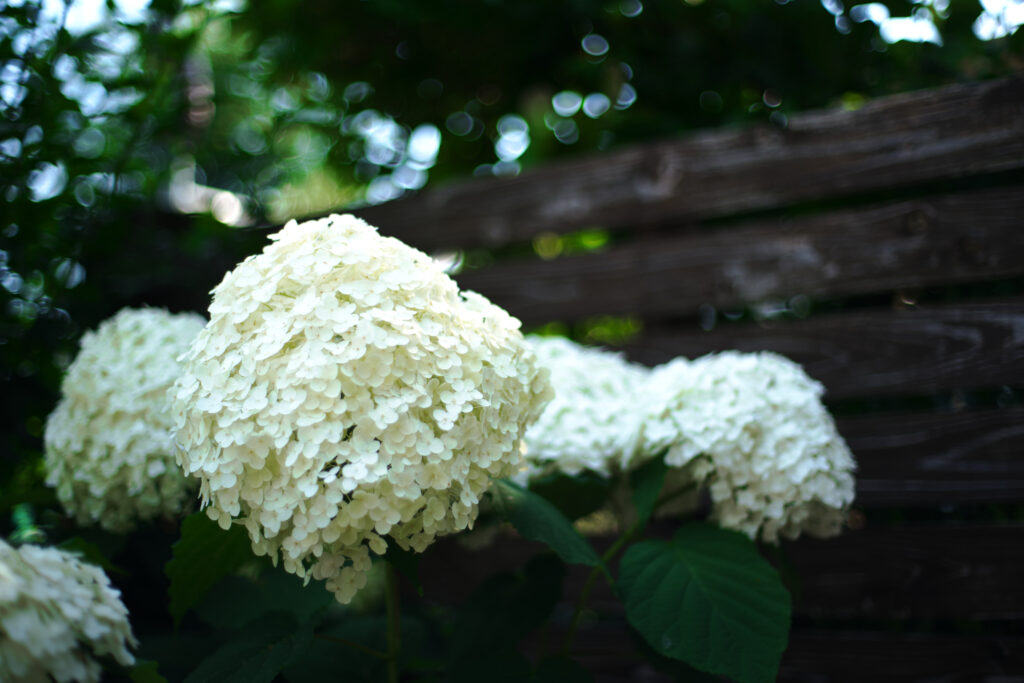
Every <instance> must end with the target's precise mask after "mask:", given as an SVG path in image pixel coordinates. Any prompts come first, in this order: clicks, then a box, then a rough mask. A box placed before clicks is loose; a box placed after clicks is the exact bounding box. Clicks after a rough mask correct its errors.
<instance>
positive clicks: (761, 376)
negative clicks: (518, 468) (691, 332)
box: [521, 338, 855, 543]
mask: <svg viewBox="0 0 1024 683" xmlns="http://www.w3.org/2000/svg"><path fill="white" fill-rule="evenodd" d="M530 343H531V345H532V346H533V347H534V349H535V351H536V352H537V357H538V359H539V361H540V362H541V364H542V365H544V366H545V367H547V368H548V369H549V370H550V371H551V376H552V383H553V385H554V386H555V398H554V400H552V402H551V403H550V404H549V405H548V407H547V408H546V409H545V411H544V412H543V413H542V414H541V416H540V418H539V419H538V420H537V422H535V423H534V424H533V425H532V426H531V427H530V429H529V430H527V434H526V443H527V449H528V450H527V453H528V461H529V463H530V465H529V468H528V469H527V470H526V471H525V472H524V474H523V475H522V476H521V479H522V480H524V481H528V480H529V479H530V478H533V477H537V476H539V475H542V474H543V473H545V472H550V471H553V470H555V471H560V472H563V473H565V474H568V475H576V474H578V473H579V472H581V471H583V470H587V471H590V472H593V473H596V474H599V475H601V476H602V477H605V478H607V479H613V478H615V477H616V476H618V475H619V474H621V473H625V472H629V471H630V470H632V469H635V468H636V467H638V466H640V465H642V464H643V463H645V462H647V461H649V460H651V459H652V458H655V457H664V462H665V465H666V466H668V468H669V471H668V472H667V474H666V478H667V483H666V485H665V489H666V491H665V496H666V497H671V498H672V501H671V503H670V504H666V505H663V506H662V507H661V508H660V512H661V514H663V515H666V514H667V515H675V516H679V515H682V514H687V513H691V512H693V511H694V510H695V509H696V508H697V506H698V503H699V501H700V493H701V491H702V490H705V489H706V490H708V491H709V492H710V496H711V501H712V508H711V521H713V522H715V523H717V524H719V525H720V526H722V527H724V528H727V529H735V530H737V531H741V532H743V533H744V534H746V535H748V536H750V537H751V538H759V539H760V540H763V541H767V542H772V543H775V542H778V540H779V536H780V535H781V536H784V537H786V538H796V537H798V536H799V535H800V534H801V532H806V533H808V534H810V535H813V536H818V537H827V536H834V535H836V534H838V533H839V531H840V530H841V528H842V524H843V522H844V520H845V518H846V514H847V512H848V510H849V506H850V504H851V503H852V502H853V493H854V491H853V472H854V469H855V463H854V461H853V457H852V455H851V454H850V451H849V449H848V448H847V446H846V443H845V442H844V441H843V439H842V437H841V436H840V435H839V433H838V432H837V431H836V427H835V423H834V422H833V420H832V417H831V416H830V415H829V413H828V411H827V410H826V409H825V407H824V405H823V404H822V402H821V397H822V394H823V392H824V388H823V387H822V386H821V384H819V383H818V382H815V381H814V380H812V379H811V378H810V377H808V376H807V374H806V373H804V371H803V370H802V369H801V368H800V366H799V365H797V364H795V363H793V362H792V361H789V360H788V359H786V358H783V357H782V356H779V355H777V354H773V353H767V352H763V353H739V352H725V353H719V354H712V355H709V356H704V357H702V358H699V359H697V360H695V361H690V360H688V359H685V358H677V359H675V360H673V361H671V362H669V363H666V364H664V365H661V366H658V367H656V368H653V369H651V370H648V369H647V368H644V367H641V366H637V365H635V364H632V363H629V362H627V361H625V360H623V359H622V358H621V356H619V355H618V354H614V353H611V352H608V351H604V350H601V349H591V348H587V347H583V346H580V345H578V344H576V343H574V342H571V341H569V340H567V339H561V338H531V339H530Z"/></svg>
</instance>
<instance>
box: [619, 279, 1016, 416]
mask: <svg viewBox="0 0 1024 683" xmlns="http://www.w3.org/2000/svg"><path fill="white" fill-rule="evenodd" d="M726 349H737V350H740V351H775V352H777V353H781V354H783V355H785V356H786V357H788V358H791V359H792V360H794V361H796V362H798V363H800V364H801V365H803V366H804V369H805V370H806V371H807V373H808V374H809V375H811V376H812V377H814V378H815V379H817V380H818V381H820V382H821V383H822V384H824V385H825V388H826V394H825V398H826V400H830V401H832V400H840V399H848V398H862V397H881V396H908V395H926V394H930V393H938V392H948V391H950V390H953V389H976V388H985V387H997V386H1001V385H1013V384H1017V385H1019V384H1024V298H1014V299H1005V300H999V301H985V300H975V301H962V302H960V303H956V304H941V305H927V306H921V307H919V308H910V309H902V310H889V309H887V310H874V309H867V310H856V311H849V312H842V313H834V314H829V315H823V316H820V317H816V318H809V319H806V320H785V321H783V320H777V321H765V322H762V323H751V324H724V325H719V326H718V327H716V328H715V329H713V330H710V331H708V332H704V331H700V330H693V329H690V330H678V329H673V328H667V327H662V328H652V329H647V330H645V331H644V332H643V333H642V335H641V336H640V337H638V338H637V339H635V340H633V341H631V342H630V343H629V344H628V345H627V346H625V347H624V350H625V351H626V354H627V356H629V357H630V358H631V359H633V360H636V361H639V362H642V363H646V364H648V365H654V364H657V363H663V362H665V361H667V360H670V359H672V358H675V357H676V356H686V357H688V358H696V357H697V356H701V355H704V354H706V353H711V352H714V351H722V350H726Z"/></svg>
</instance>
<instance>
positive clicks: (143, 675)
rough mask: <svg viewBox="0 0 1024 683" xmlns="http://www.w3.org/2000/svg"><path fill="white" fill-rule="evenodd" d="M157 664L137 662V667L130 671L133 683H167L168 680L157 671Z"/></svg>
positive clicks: (138, 660) (129, 676)
mask: <svg viewBox="0 0 1024 683" xmlns="http://www.w3.org/2000/svg"><path fill="white" fill-rule="evenodd" d="M157 667H158V665H157V663H156V662H153V661H143V660H141V659H137V660H135V666H133V667H132V668H131V670H129V671H128V678H130V679H131V681H132V683H167V679H166V678H164V677H163V676H161V675H160V672H159V671H157Z"/></svg>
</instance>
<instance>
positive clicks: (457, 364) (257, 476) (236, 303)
mask: <svg viewBox="0 0 1024 683" xmlns="http://www.w3.org/2000/svg"><path fill="white" fill-rule="evenodd" d="M271 239H272V240H273V242H272V244H270V245H269V246H267V247H266V248H265V249H264V250H263V252H262V253H261V254H258V255H256V256H252V257H250V258H248V259H246V260H245V261H243V262H242V263H241V264H239V265H238V266H237V267H236V268H235V269H234V270H233V271H232V272H230V273H228V274H227V276H225V278H224V280H223V281H222V282H221V283H220V284H219V285H218V286H217V288H216V289H215V290H214V292H213V301H212V303H211V305H210V322H209V323H208V325H207V326H206V328H205V329H204V330H203V332H202V333H200V335H199V336H198V337H197V339H196V341H195V343H194V344H193V345H192V348H191V349H190V351H189V353H188V356H187V359H186V371H185V373H184V374H183V375H182V377H181V379H180V381H179V384H178V387H177V392H176V401H177V410H178V412H179V422H178V426H179V431H178V439H179V445H180V447H181V451H180V462H181V464H182V466H183V467H184V469H185V470H186V471H187V472H188V473H189V474H193V475H195V476H198V477H199V478H200V479H201V488H200V492H201V496H202V499H203V501H204V504H205V505H206V512H207V514H208V515H209V516H210V517H211V518H212V519H214V520H216V521H217V522H218V523H219V524H220V525H221V526H222V527H224V528H227V527H228V526H229V525H230V524H231V523H232V520H238V521H239V522H240V523H244V525H245V527H246V529H247V530H248V531H249V535H250V538H251V540H252V544H253V549H254V551H255V552H256V553H258V554H268V555H270V556H272V557H273V558H274V559H275V560H276V559H277V558H278V557H280V558H281V560H282V562H283V564H284V567H285V569H286V570H288V571H290V572H292V573H295V574H298V575H300V576H305V577H312V578H316V579H324V580H326V585H327V588H328V589H329V590H331V591H332V592H333V593H334V594H335V596H336V597H337V598H338V600H339V601H341V602H348V601H349V600H351V598H352V597H353V595H354V594H355V593H356V591H358V590H359V588H361V587H362V585H363V584H364V583H365V581H366V572H367V569H368V568H369V566H370V563H371V559H370V553H371V551H372V552H373V553H377V554H381V553H384V552H385V551H386V549H387V546H388V542H387V540H386V539H387V538H390V539H392V540H393V541H394V542H395V543H397V544H398V545H399V546H400V547H402V548H406V549H408V548H411V549H413V550H415V551H417V552H421V551H423V550H424V549H425V548H426V547H427V546H428V545H429V544H430V543H431V542H432V541H433V540H434V538H435V537H436V536H439V535H442V534H447V533H452V532H455V531H459V530H462V529H465V528H467V527H469V526H470V525H471V524H472V523H473V521H474V519H475V517H476V514H477V505H478V502H479V500H480V497H481V495H482V494H483V493H484V491H485V490H486V489H487V488H488V487H489V485H490V482H491V479H492V478H494V477H504V476H508V475H510V474H512V473H514V472H515V471H516V470H517V469H518V468H519V465H520V458H521V456H520V453H519V449H520V443H521V439H522V436H523V432H524V430H525V427H526V424H527V423H528V422H529V421H531V420H532V419H535V418H536V416H537V415H538V414H539V413H540V411H541V409H542V408H543V405H544V403H545V402H546V401H547V400H548V398H549V397H550V396H549V393H550V388H549V385H548V382H547V375H546V373H545V372H543V371H541V370H539V369H538V367H537V366H536V364H535V362H534V359H533V355H532V353H531V352H530V351H529V349H528V348H527V347H526V346H525V345H524V343H523V339H522V335H521V333H520V332H519V321H517V320H516V319H514V318H512V317H511V316H509V315H508V314H507V313H506V312H505V311H503V310H502V309H500V308H498V307H496V306H494V305H492V304H491V303H490V302H488V301H487V300H486V299H484V298H483V297H481V296H479V295H477V294H474V293H472V292H461V293H460V292H459V290H458V287H457V286H456V285H455V283H454V282H453V281H452V280H451V278H449V277H448V276H447V275H446V274H445V273H444V271H443V269H442V267H441V266H440V265H439V264H437V263H435V262H434V261H433V260H432V259H430V258H429V257H428V256H426V255H425V254H423V253H422V252H419V251H417V250H415V249H413V248H411V247H409V246H407V245H405V244H403V243H401V242H399V241H398V240H395V239H391V238H385V237H381V236H380V235H378V234H377V231H376V230H375V229H374V228H373V227H371V226H369V225H367V224H366V223H364V222H363V221H361V220H359V219H357V218H355V217H353V216H331V217H329V218H326V219H322V220H317V221H309V222H306V223H301V224H300V223H296V222H294V221H293V222H291V223H289V224H288V225H286V226H285V227H284V229H283V230H281V231H280V232H279V233H277V234H276V235H273V236H272V237H271Z"/></svg>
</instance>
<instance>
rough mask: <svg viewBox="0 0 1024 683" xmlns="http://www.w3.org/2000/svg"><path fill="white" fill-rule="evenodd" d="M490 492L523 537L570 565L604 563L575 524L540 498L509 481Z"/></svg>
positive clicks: (504, 481) (497, 483) (500, 483)
mask: <svg viewBox="0 0 1024 683" xmlns="http://www.w3.org/2000/svg"><path fill="white" fill-rule="evenodd" d="M491 491H493V492H494V499H495V502H496V503H497V505H498V507H499V508H500V509H501V510H502V511H503V512H504V513H505V516H506V517H507V518H508V520H509V521H510V522H512V526H514V527H515V528H516V530H517V531H518V532H519V533H520V534H522V535H523V536H524V537H526V538H528V539H530V540H532V541H540V542H542V543H546V544H547V545H548V546H550V548H551V549H552V550H554V551H555V552H556V553H558V556H559V557H561V558H562V560H564V561H565V562H568V563H570V564H585V565H587V566H590V567H593V566H596V565H599V564H601V558H600V557H598V556H597V553H596V552H594V549H593V548H592V547H591V546H590V543H588V542H587V540H586V539H585V538H583V537H582V536H580V534H579V532H578V531H576V529H575V527H573V525H572V522H570V521H569V520H568V519H566V517H565V515H563V514H562V513H561V512H559V511H558V508H556V507H555V506H554V505H552V504H551V503H549V502H548V501H546V500H545V499H544V498H542V497H541V496H538V495H537V494H536V493H532V492H530V491H527V490H526V489H524V488H522V487H521V486H518V485H516V484H514V483H512V482H510V481H508V480H507V479H500V480H498V481H497V482H495V484H494V486H493V487H492V488H491Z"/></svg>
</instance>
